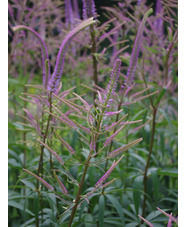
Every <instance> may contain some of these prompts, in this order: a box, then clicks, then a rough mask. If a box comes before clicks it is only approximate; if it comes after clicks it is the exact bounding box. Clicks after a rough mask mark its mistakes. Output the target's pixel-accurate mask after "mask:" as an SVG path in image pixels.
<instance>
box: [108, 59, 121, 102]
mask: <svg viewBox="0 0 186 227" xmlns="http://www.w3.org/2000/svg"><path fill="white" fill-rule="evenodd" d="M120 67H121V60H120V59H116V60H115V62H114V67H113V70H112V73H111V76H110V81H109V83H108V85H107V88H106V93H105V96H104V105H106V106H107V105H108V104H109V103H110V102H111V100H110V98H111V95H113V94H114V92H115V90H116V88H117V82H118V79H119V73H120Z"/></svg>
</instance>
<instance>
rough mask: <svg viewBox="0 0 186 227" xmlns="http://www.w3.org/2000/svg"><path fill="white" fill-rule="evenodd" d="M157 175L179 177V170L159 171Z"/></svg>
mask: <svg viewBox="0 0 186 227" xmlns="http://www.w3.org/2000/svg"><path fill="white" fill-rule="evenodd" d="M157 173H158V174H159V175H164V176H173V177H178V169H158V171H157Z"/></svg>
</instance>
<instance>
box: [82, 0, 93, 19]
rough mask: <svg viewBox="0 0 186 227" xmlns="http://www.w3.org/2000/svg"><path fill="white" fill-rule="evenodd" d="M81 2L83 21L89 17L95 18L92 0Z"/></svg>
mask: <svg viewBox="0 0 186 227" xmlns="http://www.w3.org/2000/svg"><path fill="white" fill-rule="evenodd" d="M82 1H83V19H84V20H86V19H87V18H89V17H95V15H96V7H95V3H94V0H82Z"/></svg>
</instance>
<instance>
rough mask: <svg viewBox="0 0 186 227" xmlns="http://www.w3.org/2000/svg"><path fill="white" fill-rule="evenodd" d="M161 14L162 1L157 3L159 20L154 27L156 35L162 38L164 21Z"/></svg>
mask: <svg viewBox="0 0 186 227" xmlns="http://www.w3.org/2000/svg"><path fill="white" fill-rule="evenodd" d="M161 12H162V4H161V0H157V1H156V12H155V15H156V17H157V19H156V20H155V21H154V27H155V30H156V33H157V34H158V35H159V36H161V35H162V34H163V19H162V17H161V15H160V14H161Z"/></svg>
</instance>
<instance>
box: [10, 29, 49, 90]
mask: <svg viewBox="0 0 186 227" xmlns="http://www.w3.org/2000/svg"><path fill="white" fill-rule="evenodd" d="M19 30H27V31H30V32H31V33H32V34H33V35H34V36H35V37H36V38H37V40H38V41H39V43H40V45H41V55H42V66H43V86H44V87H46V85H47V83H48V80H49V79H50V65H49V62H47V63H46V61H47V60H48V59H49V57H48V51H47V47H46V44H45V42H44V40H43V39H42V38H41V36H40V35H39V34H38V33H37V32H36V31H34V30H33V29H32V28H30V27H27V26H24V25H18V26H15V27H13V31H19ZM46 64H48V75H47V68H46ZM47 76H48V78H47Z"/></svg>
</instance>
